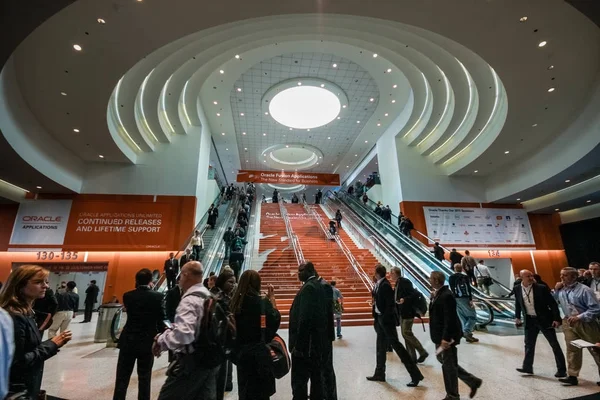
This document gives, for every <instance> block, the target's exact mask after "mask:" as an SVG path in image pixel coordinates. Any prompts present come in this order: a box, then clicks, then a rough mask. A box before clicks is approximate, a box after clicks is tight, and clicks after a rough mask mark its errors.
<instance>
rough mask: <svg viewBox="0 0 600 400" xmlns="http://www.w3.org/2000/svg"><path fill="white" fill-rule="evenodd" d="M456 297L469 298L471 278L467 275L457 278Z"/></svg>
mask: <svg viewBox="0 0 600 400" xmlns="http://www.w3.org/2000/svg"><path fill="white" fill-rule="evenodd" d="M459 293H460V295H459ZM454 297H457V298H461V297H469V277H468V276H467V275H463V274H460V276H458V277H457V278H456V289H455V292H454Z"/></svg>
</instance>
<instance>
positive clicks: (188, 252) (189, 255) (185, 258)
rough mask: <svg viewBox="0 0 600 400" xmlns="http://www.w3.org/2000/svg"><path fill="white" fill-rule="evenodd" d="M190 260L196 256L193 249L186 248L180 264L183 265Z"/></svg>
mask: <svg viewBox="0 0 600 400" xmlns="http://www.w3.org/2000/svg"><path fill="white" fill-rule="evenodd" d="M190 261H194V256H193V255H192V249H185V253H184V254H183V255H182V256H181V258H179V266H180V267H183V266H184V265H185V264H187V263H188V262H190Z"/></svg>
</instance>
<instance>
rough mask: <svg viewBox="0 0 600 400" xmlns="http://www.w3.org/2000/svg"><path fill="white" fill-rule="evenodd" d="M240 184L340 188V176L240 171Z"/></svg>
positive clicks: (314, 173) (238, 177)
mask: <svg viewBox="0 0 600 400" xmlns="http://www.w3.org/2000/svg"><path fill="white" fill-rule="evenodd" d="M237 181H238V182H253V183H281V184H296V185H320V186H340V175H339V174H320V173H316V172H277V171H251V170H245V169H243V170H240V171H239V172H238V174H237Z"/></svg>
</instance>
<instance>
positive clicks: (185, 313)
mask: <svg viewBox="0 0 600 400" xmlns="http://www.w3.org/2000/svg"><path fill="white" fill-rule="evenodd" d="M202 275H203V270H202V264H200V262H198V261H191V262H189V263H187V264H185V265H184V266H183V268H182V269H181V275H180V281H179V284H180V285H181V290H182V291H183V296H182V298H181V302H180V303H179V306H178V307H177V314H176V315H175V323H174V324H173V329H167V330H166V331H164V332H163V333H162V334H161V335H159V336H158V337H156V339H155V341H154V345H153V347H152V352H153V353H154V355H155V356H157V357H158V356H160V354H161V353H162V352H163V351H167V350H170V351H172V352H174V353H175V361H173V363H171V365H170V371H169V373H168V374H167V380H166V381H165V383H164V385H163V386H162V388H161V389H160V393H159V395H158V400H181V399H207V400H213V399H214V398H215V397H216V393H217V381H216V380H217V373H218V369H219V368H218V365H217V366H209V365H208V364H206V363H205V362H204V360H203V355H204V353H203V352H202V351H201V349H200V343H199V342H200V341H201V340H202V338H203V337H204V336H203V335H205V334H206V332H203V329H202V319H203V317H204V309H205V307H204V306H205V304H204V302H205V301H206V299H208V298H209V297H210V296H211V294H210V292H209V291H208V289H206V288H205V287H204V285H203V284H202Z"/></svg>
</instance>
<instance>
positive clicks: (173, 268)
mask: <svg viewBox="0 0 600 400" xmlns="http://www.w3.org/2000/svg"><path fill="white" fill-rule="evenodd" d="M164 272H165V278H166V279H167V290H168V289H171V288H172V287H174V286H175V281H176V280H177V275H179V260H178V259H176V258H175V253H169V258H168V259H166V260H165V266H164Z"/></svg>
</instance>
